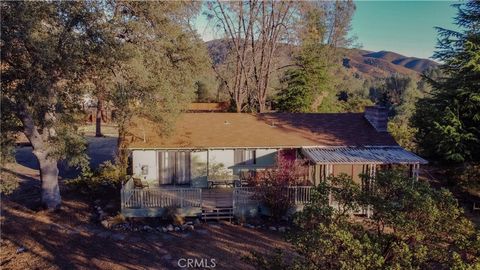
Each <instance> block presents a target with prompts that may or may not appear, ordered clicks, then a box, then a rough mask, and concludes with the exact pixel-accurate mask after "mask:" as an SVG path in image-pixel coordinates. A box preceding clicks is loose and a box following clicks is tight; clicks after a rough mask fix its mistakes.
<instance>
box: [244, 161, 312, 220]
mask: <svg viewBox="0 0 480 270" xmlns="http://www.w3.org/2000/svg"><path fill="white" fill-rule="evenodd" d="M305 173H306V168H305V166H304V164H303V162H302V161H299V160H294V159H288V158H287V157H286V156H285V155H284V154H281V153H280V154H279V155H278V156H277V161H276V165H275V168H272V169H267V170H265V171H262V172H260V173H258V175H257V176H256V177H255V178H253V179H251V184H253V185H254V186H256V187H258V189H256V193H255V197H256V198H257V199H258V200H260V201H261V202H262V203H263V204H264V205H265V206H266V207H267V208H268V209H269V211H270V214H271V215H272V217H273V218H274V219H276V220H279V219H280V218H282V217H284V216H285V215H286V214H287V211H288V210H289V209H290V208H291V207H292V206H293V202H292V201H291V200H290V198H289V197H288V193H287V189H288V187H290V186H295V185H298V184H300V183H302V181H303V180H302V177H303V176H305Z"/></svg>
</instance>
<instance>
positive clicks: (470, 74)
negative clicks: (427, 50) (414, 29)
mask: <svg viewBox="0 0 480 270" xmlns="http://www.w3.org/2000/svg"><path fill="white" fill-rule="evenodd" d="M457 8H458V15H457V17H456V19H455V23H456V24H457V25H458V26H459V27H460V28H461V29H462V30H461V31H453V30H448V29H443V28H437V30H438V33H439V40H438V46H437V48H438V50H437V51H436V52H435V54H434V57H435V58H436V59H438V60H439V61H441V62H443V64H442V65H441V66H440V69H441V71H442V72H443V75H444V76H442V77H440V78H438V79H433V78H429V77H426V79H427V80H428V81H429V83H430V84H431V85H432V92H431V95H430V96H428V97H426V98H424V99H421V100H420V101H419V102H418V104H417V109H416V112H415V115H414V117H413V123H414V125H415V126H416V127H417V128H418V132H417V134H416V138H417V140H418V142H419V144H420V146H421V148H422V150H423V151H424V153H425V154H426V155H428V156H431V157H434V158H438V159H441V160H444V161H453V162H465V161H478V160H480V2H479V1H469V2H466V3H464V4H460V5H457Z"/></svg>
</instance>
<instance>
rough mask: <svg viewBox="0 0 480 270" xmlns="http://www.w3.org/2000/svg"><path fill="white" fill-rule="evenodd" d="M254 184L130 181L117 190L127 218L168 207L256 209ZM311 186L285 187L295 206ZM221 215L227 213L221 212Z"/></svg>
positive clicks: (194, 212)
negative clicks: (139, 185) (152, 184)
mask: <svg viewBox="0 0 480 270" xmlns="http://www.w3.org/2000/svg"><path fill="white" fill-rule="evenodd" d="M256 189H257V188H256V187H235V188H211V189H207V188H204V189H202V188H192V187H167V186H164V187H145V188H135V187H134V185H133V181H132V180H131V179H130V180H129V181H127V182H126V183H125V184H124V185H123V187H122V189H121V192H120V195H121V207H122V214H124V215H125V216H127V217H141V216H143V217H145V216H149V217H157V216H162V215H163V214H165V211H166V210H167V209H169V208H172V207H174V208H177V209H178V211H180V212H181V213H182V214H183V215H186V216H199V215H203V214H204V215H210V214H212V215H214V216H219V215H220V214H219V213H217V212H219V211H221V212H222V211H227V212H229V213H228V214H229V215H228V217H229V218H231V215H233V214H234V213H243V212H245V211H246V210H245V209H247V210H248V211H250V210H252V209H253V210H255V209H257V207H258V206H259V203H260V202H259V201H258V200H256V199H254V198H253V194H254V193H255V190H256ZM311 189H312V187H310V186H297V187H289V188H288V189H285V192H287V196H288V198H289V199H290V200H292V202H293V203H294V204H295V205H303V204H305V203H307V202H308V201H310V191H311ZM222 214H225V215H226V214H227V213H223V212H222Z"/></svg>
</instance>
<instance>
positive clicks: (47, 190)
mask: <svg viewBox="0 0 480 270" xmlns="http://www.w3.org/2000/svg"><path fill="white" fill-rule="evenodd" d="M19 116H20V120H21V121H22V123H23V133H24V134H25V136H26V137H27V138H28V140H29V141H30V143H31V144H32V148H33V154H34V155H35V157H36V158H37V160H38V163H39V164H40V180H41V181H42V203H43V204H44V206H45V207H47V209H49V210H55V209H57V208H58V207H60V204H61V202H62V198H61V196H60V188H59V186H58V165H57V161H58V160H57V159H55V158H52V157H49V155H48V154H49V153H48V151H46V149H45V148H46V145H47V142H48V136H51V135H52V134H56V132H55V130H54V129H53V128H50V129H44V132H43V134H40V133H39V132H38V127H37V126H36V125H35V123H34V121H33V118H32V116H31V115H30V114H29V113H28V111H27V109H26V108H25V107H23V106H21V107H20V111H19ZM45 119H48V120H50V119H54V117H52V116H51V115H50V116H45Z"/></svg>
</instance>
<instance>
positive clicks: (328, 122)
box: [122, 107, 426, 216]
mask: <svg viewBox="0 0 480 270" xmlns="http://www.w3.org/2000/svg"><path fill="white" fill-rule="evenodd" d="M386 128H387V112H386V110H385V109H384V108H382V107H368V108H366V110H365V113H265V114H255V115H254V114H244V113H185V114H183V115H181V116H180V118H179V119H178V121H177V124H176V126H175V128H174V130H173V132H172V134H171V135H170V136H164V137H162V136H160V135H158V130H159V127H158V126H157V125H156V124H155V123H153V122H150V121H147V120H145V119H137V120H136V121H134V123H133V124H132V125H131V126H130V129H129V131H130V132H129V133H130V134H131V136H129V138H128V140H129V147H128V149H129V151H130V154H131V155H130V161H131V170H132V174H133V176H134V177H135V178H136V179H137V183H138V182H141V185H140V186H139V185H138V184H137V188H135V183H134V181H133V180H131V181H129V182H127V184H125V186H124V187H123V189H122V211H123V213H124V214H125V215H126V216H145V215H146V216H156V215H161V214H162V213H163V212H164V210H165V208H166V207H167V206H174V207H179V208H181V209H185V211H186V213H188V214H196V213H201V212H205V210H206V207H207V205H208V206H209V209H210V210H212V209H213V210H212V211H219V209H222V208H226V209H229V211H232V212H235V210H236V209H235V208H236V207H238V205H239V204H240V201H241V200H243V201H245V196H247V195H249V194H250V195H251V192H250V193H248V192H247V191H248V189H249V187H244V186H243V185H242V184H243V182H242V178H243V177H244V176H245V175H249V174H251V173H255V172H257V171H261V170H265V169H267V168H271V167H272V166H274V165H275V160H276V157H277V155H278V154H279V153H285V152H287V151H288V152H289V153H292V154H293V157H294V158H302V159H306V160H308V164H309V165H308V175H307V176H306V178H307V180H308V182H309V186H314V185H316V184H318V183H319V182H320V181H323V180H325V179H326V178H327V177H328V176H329V175H339V174H341V173H345V174H348V175H350V176H352V177H353V179H354V181H358V182H359V183H361V181H362V179H361V177H360V174H365V173H366V174H370V175H373V174H375V171H376V170H377V169H381V168H383V167H385V166H392V165H396V164H399V165H402V166H404V167H406V168H407V169H408V170H409V172H410V173H411V175H412V176H418V169H419V165H420V164H425V163H426V161H425V160H424V159H422V158H420V157H418V156H417V155H415V154H413V153H411V152H409V151H407V150H405V149H403V148H402V147H400V146H399V145H398V144H397V143H396V142H395V140H394V139H393V138H392V136H391V135H390V134H389V133H388V132H387V129H386ZM138 186H139V187H138ZM215 187H223V188H222V189H217V188H215ZM309 188H310V187H303V188H300V187H292V192H293V193H292V194H295V195H292V196H295V198H293V199H294V200H295V201H296V202H306V201H308V196H309ZM132 190H133V191H132ZM298 190H301V192H300V193H301V194H299V193H298ZM307 193H308V194H307ZM242 196H243V197H242ZM247 197H248V196H247ZM219 198H220V199H219ZM250 203H251V202H250ZM237 210H238V209H237Z"/></svg>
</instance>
